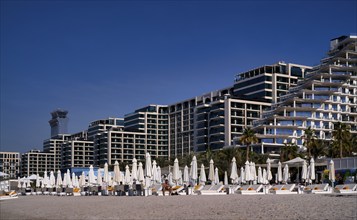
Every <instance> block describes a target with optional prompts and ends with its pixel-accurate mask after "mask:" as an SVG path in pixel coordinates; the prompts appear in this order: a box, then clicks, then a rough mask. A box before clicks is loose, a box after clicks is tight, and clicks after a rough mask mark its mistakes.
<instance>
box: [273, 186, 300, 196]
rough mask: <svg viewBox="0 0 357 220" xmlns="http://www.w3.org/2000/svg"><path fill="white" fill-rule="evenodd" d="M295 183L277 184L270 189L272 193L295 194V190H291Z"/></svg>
mask: <svg viewBox="0 0 357 220" xmlns="http://www.w3.org/2000/svg"><path fill="white" fill-rule="evenodd" d="M294 188H295V184H286V185H277V186H273V187H272V188H271V189H270V191H269V192H270V193H272V194H297V193H298V192H297V191H293V190H294Z"/></svg>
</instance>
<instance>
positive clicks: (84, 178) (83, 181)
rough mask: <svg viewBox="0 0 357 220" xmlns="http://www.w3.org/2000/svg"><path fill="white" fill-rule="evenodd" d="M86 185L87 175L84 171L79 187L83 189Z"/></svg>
mask: <svg viewBox="0 0 357 220" xmlns="http://www.w3.org/2000/svg"><path fill="white" fill-rule="evenodd" d="M85 185H86V175H85V173H84V171H83V172H82V175H81V177H80V181H79V187H83V186H85Z"/></svg>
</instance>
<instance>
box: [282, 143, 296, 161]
mask: <svg viewBox="0 0 357 220" xmlns="http://www.w3.org/2000/svg"><path fill="white" fill-rule="evenodd" d="M298 149H299V147H298V146H297V145H296V144H293V143H285V144H284V146H283V147H282V148H281V152H280V160H281V161H287V160H292V159H294V158H295V157H297V156H298Z"/></svg>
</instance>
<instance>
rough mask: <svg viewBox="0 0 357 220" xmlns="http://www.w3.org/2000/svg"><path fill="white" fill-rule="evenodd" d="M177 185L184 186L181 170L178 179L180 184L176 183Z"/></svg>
mask: <svg viewBox="0 0 357 220" xmlns="http://www.w3.org/2000/svg"><path fill="white" fill-rule="evenodd" d="M176 185H180V186H182V185H183V182H182V171H181V170H179V179H178V182H177V183H176Z"/></svg>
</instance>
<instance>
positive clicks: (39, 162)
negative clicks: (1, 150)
mask: <svg viewBox="0 0 357 220" xmlns="http://www.w3.org/2000/svg"><path fill="white" fill-rule="evenodd" d="M55 164H56V163H55V156H54V154H53V153H44V152H41V151H40V150H30V151H29V152H27V153H24V154H22V155H21V176H30V175H32V174H39V175H41V176H43V174H44V172H46V171H47V172H49V171H51V170H57V169H59V168H58V167H56V166H55Z"/></svg>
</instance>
